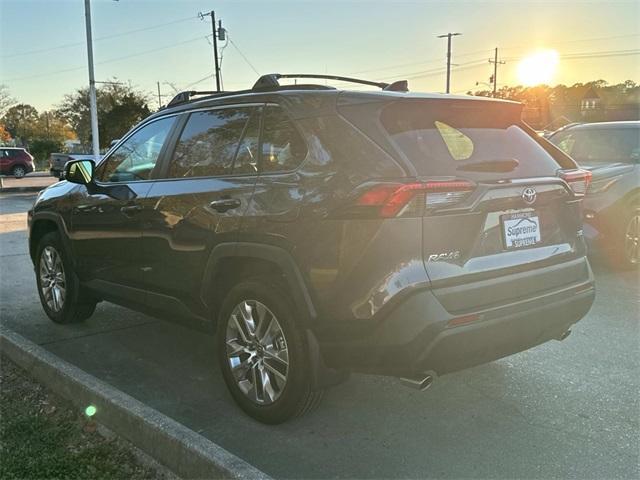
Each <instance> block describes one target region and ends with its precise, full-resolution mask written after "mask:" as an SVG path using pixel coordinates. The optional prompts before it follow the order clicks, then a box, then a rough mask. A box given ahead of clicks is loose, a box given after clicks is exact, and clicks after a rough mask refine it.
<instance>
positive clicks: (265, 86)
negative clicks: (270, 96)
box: [163, 73, 409, 108]
mask: <svg viewBox="0 0 640 480" xmlns="http://www.w3.org/2000/svg"><path fill="white" fill-rule="evenodd" d="M280 78H319V79H326V80H338V81H341V82H349V83H358V84H361V85H371V86H373V87H378V88H381V89H382V90H386V91H390V92H408V91H409V83H408V82H407V81H406V80H398V81H396V82H393V83H384V82H373V81H371V80H362V79H359V78H351V77H340V76H337V75H321V74H318V75H316V74H311V73H286V74H281V73H270V74H268V75H262V76H261V77H260V78H259V79H258V81H257V82H256V83H255V84H254V85H253V88H252V89H251V90H240V91H229V92H220V91H196V90H186V91H184V92H180V93H178V94H177V95H176V96H175V97H173V98H172V99H171V101H170V102H169V103H168V104H167V105H166V107H163V108H170V107H175V106H176V105H182V104H183V103H189V102H190V101H191V100H192V98H193V97H196V96H203V95H206V96H210V97H222V96H226V95H236V94H239V93H251V92H253V91H256V90H258V91H260V90H279V89H295V88H299V89H325V88H326V89H333V87H328V86H324V85H280V83H279V82H278V79H280Z"/></svg>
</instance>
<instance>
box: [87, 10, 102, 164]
mask: <svg viewBox="0 0 640 480" xmlns="http://www.w3.org/2000/svg"><path fill="white" fill-rule="evenodd" d="M84 19H85V24H86V28H87V57H88V58H89V109H90V110H91V143H92V145H93V148H92V150H93V152H92V153H93V159H94V160H95V161H96V162H97V161H98V157H99V155H100V139H99V138H98V102H97V100H96V79H95V75H94V73H93V40H92V38H91V0H84Z"/></svg>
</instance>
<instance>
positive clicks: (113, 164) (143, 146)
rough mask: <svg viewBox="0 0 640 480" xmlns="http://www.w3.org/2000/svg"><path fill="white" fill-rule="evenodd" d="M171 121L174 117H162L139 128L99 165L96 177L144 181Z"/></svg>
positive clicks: (99, 178)
mask: <svg viewBox="0 0 640 480" xmlns="http://www.w3.org/2000/svg"><path fill="white" fill-rule="evenodd" d="M174 122H175V117H169V118H163V119H160V120H156V121H155V122H152V123H150V124H148V125H145V126H144V127H142V128H141V129H139V130H138V131H137V132H136V133H134V134H133V135H132V136H130V137H129V138H128V139H127V140H126V141H125V142H124V143H123V144H121V145H120V146H119V147H118V148H117V149H116V150H114V151H113V153H112V154H111V155H110V156H109V158H107V159H106V160H105V161H104V162H103V163H101V164H100V166H99V167H98V169H97V172H96V178H97V179H98V180H99V181H101V182H134V181H137V180H147V179H148V178H149V175H150V174H151V171H152V170H153V168H154V167H155V165H156V162H157V161H158V157H159V156H160V151H161V150H162V145H164V142H165V140H166V139H167V135H168V134H169V131H170V130H171V127H172V126H173V123H174Z"/></svg>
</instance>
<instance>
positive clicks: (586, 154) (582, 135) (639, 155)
mask: <svg viewBox="0 0 640 480" xmlns="http://www.w3.org/2000/svg"><path fill="white" fill-rule="evenodd" d="M549 140H550V141H551V142H553V143H554V144H555V145H557V146H558V147H559V148H560V149H561V150H562V151H564V152H565V153H567V154H568V155H570V156H571V157H572V158H573V159H574V160H575V161H576V162H577V163H578V164H579V165H580V166H581V167H582V168H585V169H588V170H589V171H591V173H592V175H593V178H592V182H591V185H590V186H589V191H588V192H587V195H586V197H585V201H584V211H585V222H584V235H585V238H586V240H587V244H588V245H589V249H590V251H591V252H592V253H594V254H597V255H599V256H601V257H603V258H604V259H605V260H607V261H609V262H610V263H611V264H612V265H614V266H616V267H621V268H638V267H640V121H627V122H598V123H585V124H573V125H570V126H568V127H566V128H563V129H561V130H559V131H557V132H555V133H554V134H553V135H551V136H550V137H549Z"/></svg>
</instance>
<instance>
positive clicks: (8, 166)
mask: <svg viewBox="0 0 640 480" xmlns="http://www.w3.org/2000/svg"><path fill="white" fill-rule="evenodd" d="M34 170H35V166H34V164H33V157H32V156H31V154H30V153H29V152H27V151H26V150H25V149H24V148H19V147H0V175H13V176H14V177H15V178H22V177H24V176H25V175H26V174H27V173H31V172H33V171H34Z"/></svg>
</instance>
